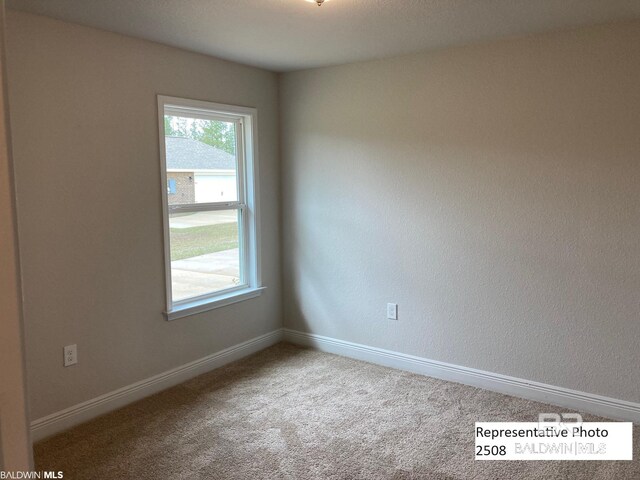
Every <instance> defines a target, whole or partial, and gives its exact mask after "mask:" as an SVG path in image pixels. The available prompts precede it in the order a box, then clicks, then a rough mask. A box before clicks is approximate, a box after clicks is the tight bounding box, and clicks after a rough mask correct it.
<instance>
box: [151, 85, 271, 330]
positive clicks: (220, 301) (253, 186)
mask: <svg viewBox="0 0 640 480" xmlns="http://www.w3.org/2000/svg"><path fill="white" fill-rule="evenodd" d="M167 107H168V108H170V109H171V108H172V107H173V108H175V109H176V110H184V111H185V113H187V112H188V114H189V115H190V116H194V117H198V118H209V119H225V120H228V117H224V115H225V114H227V115H229V116H230V117H232V119H233V120H234V121H235V120H236V119H237V117H240V118H241V120H242V126H243V128H242V133H243V138H242V142H241V144H242V145H239V146H238V147H239V148H243V150H244V165H238V168H239V170H241V172H240V174H241V175H243V176H244V182H243V183H244V188H245V192H244V196H245V199H246V204H245V205H244V206H242V207H241V209H242V215H246V216H247V222H246V225H247V227H248V228H246V229H244V230H245V231H244V232H243V238H241V239H239V240H240V241H241V242H244V244H245V248H243V249H241V251H244V258H242V259H241V264H243V265H244V266H245V268H244V269H245V271H246V274H247V279H246V284H245V285H244V286H242V287H236V288H229V289H226V290H221V291H218V292H214V293H211V294H209V295H203V296H201V297H195V298H189V299H186V300H184V301H181V302H177V303H176V304H174V303H173V300H172V291H171V290H172V285H171V248H170V243H169V242H170V236H169V199H168V193H167V189H166V188H165V187H164V186H165V185H166V184H167V168H166V166H167V162H166V147H165V139H164V113H165V109H166V108H167ZM211 110H214V111H215V112H216V114H217V115H211V114H209V113H208V112H210V111H211ZM257 124H258V111H257V109H255V108H251V107H239V106H234V105H224V104H220V103H213V102H205V101H200V100H189V99H184V98H178V97H169V96H165V95H158V128H159V130H158V131H159V134H160V139H159V144H160V167H161V168H160V173H161V177H162V178H161V182H162V183H161V185H162V186H163V188H161V191H162V216H163V218H162V219H163V222H162V223H163V229H164V264H165V287H166V305H167V309H166V311H165V312H164V313H165V316H166V318H167V320H176V319H178V318H182V317H186V316H189V315H195V314H197V313H202V312H205V311H208V310H213V309H215V308H220V307H224V306H226V305H230V304H232V303H237V302H240V301H243V300H247V299H249V298H254V297H257V296H259V295H260V294H261V293H262V291H263V290H264V289H265V288H264V287H263V286H262V277H261V260H260V230H259V225H260V224H259V221H258V220H259V204H258V203H259V202H258V198H259V184H258V179H259V175H258V132H257ZM232 203H238V202H232ZM193 209H194V210H197V209H198V204H194V205H193Z"/></svg>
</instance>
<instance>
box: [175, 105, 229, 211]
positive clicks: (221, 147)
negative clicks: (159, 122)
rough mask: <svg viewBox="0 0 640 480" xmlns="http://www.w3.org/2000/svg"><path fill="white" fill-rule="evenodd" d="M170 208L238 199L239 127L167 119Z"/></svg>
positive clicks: (183, 118)
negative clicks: (237, 140) (171, 206)
mask: <svg viewBox="0 0 640 480" xmlns="http://www.w3.org/2000/svg"><path fill="white" fill-rule="evenodd" d="M164 132H165V151H166V161H167V192H168V199H169V205H175V204H179V203H187V204H189V203H209V202H235V201H237V200H238V181H237V172H238V168H237V165H238V161H237V155H236V152H237V148H236V147H237V146H236V125H235V123H233V122H225V121H221V120H205V119H201V118H191V117H182V116H175V115H165V116H164Z"/></svg>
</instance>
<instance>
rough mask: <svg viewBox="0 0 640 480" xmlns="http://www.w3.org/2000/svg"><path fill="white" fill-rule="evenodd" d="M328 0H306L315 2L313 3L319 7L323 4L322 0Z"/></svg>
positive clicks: (323, 0) (326, 0) (324, 0)
mask: <svg viewBox="0 0 640 480" xmlns="http://www.w3.org/2000/svg"><path fill="white" fill-rule="evenodd" d="M328 1H329V0H307V2H309V3H315V4H317V5H318V6H319V7H321V6H322V4H323V3H324V2H328Z"/></svg>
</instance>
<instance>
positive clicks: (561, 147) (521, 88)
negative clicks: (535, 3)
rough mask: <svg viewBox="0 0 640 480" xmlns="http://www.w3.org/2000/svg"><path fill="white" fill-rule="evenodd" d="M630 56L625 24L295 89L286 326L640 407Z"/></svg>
mask: <svg viewBox="0 0 640 480" xmlns="http://www.w3.org/2000/svg"><path fill="white" fill-rule="evenodd" d="M638 59H640V22H633V23H627V24H619V25H610V26H601V27H594V28H586V29H580V30H575V31H570V32H564V33H553V34H546V35H542V36H530V37H525V38H520V39H512V40H507V41H501V42H496V43H491V44H484V45H476V46H468V47H463V48H453V49H447V50H442V51H437V52H431V53H423V54H416V55H410V56H404V57H399V58H393V59H387V60H381V61H374V62H366V63H359V64H352V65H345V66H338V67H331V68H322V69H316V70H309V71H302V72H296V73H289V74H284V75H283V76H282V77H281V89H280V98H281V132H282V134H281V135H282V143H281V148H282V159H283V160H282V161H283V164H282V172H283V177H282V178H283V232H284V233H283V236H284V239H283V241H284V245H283V254H284V285H285V295H284V299H285V301H284V305H285V326H286V327H288V328H293V329H297V330H302V331H306V332H312V333H317V334H321V335H326V336H330V337H336V338H339V339H343V340H347V341H353V342H358V343H362V344H367V345H371V346H375V347H381V348H386V349H390V350H395V351H399V352H403V353H408V354H413V355H418V356H422V357H427V358H430V359H435V360H441V361H446V362H450V363H453V364H458V365H462V366H468V367H474V368H478V369H482V370H487V371H492V372H497V373H502V374H508V375H512V376H515V377H520V378H526V379H530V380H536V381H540V382H544V383H548V384H552V385H558V386H562V387H567V388H572V389H576V390H580V391H585V392H591V393H596V394H603V395H608V396H611V397H615V398H619V399H624V400H629V401H635V402H637V401H640V391H639V390H638V385H640V368H637V366H638V365H640V349H639V348H638V339H639V338H640V321H639V313H640V188H638V186H639V185H640V114H639V112H640V89H639V88H638V86H639V85H640V62H639V61H638ZM387 302H397V303H398V304H399V321H398V322H394V321H390V320H386V319H385V305H386V303H387Z"/></svg>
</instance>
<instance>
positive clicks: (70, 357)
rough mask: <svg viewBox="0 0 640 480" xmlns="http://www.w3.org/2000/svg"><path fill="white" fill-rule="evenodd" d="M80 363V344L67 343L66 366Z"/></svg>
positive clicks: (65, 349)
mask: <svg viewBox="0 0 640 480" xmlns="http://www.w3.org/2000/svg"><path fill="white" fill-rule="evenodd" d="M76 363H78V345H75V344H74V345H67V346H66V347H64V366H65V367H70V366H71V365H75V364H76Z"/></svg>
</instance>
